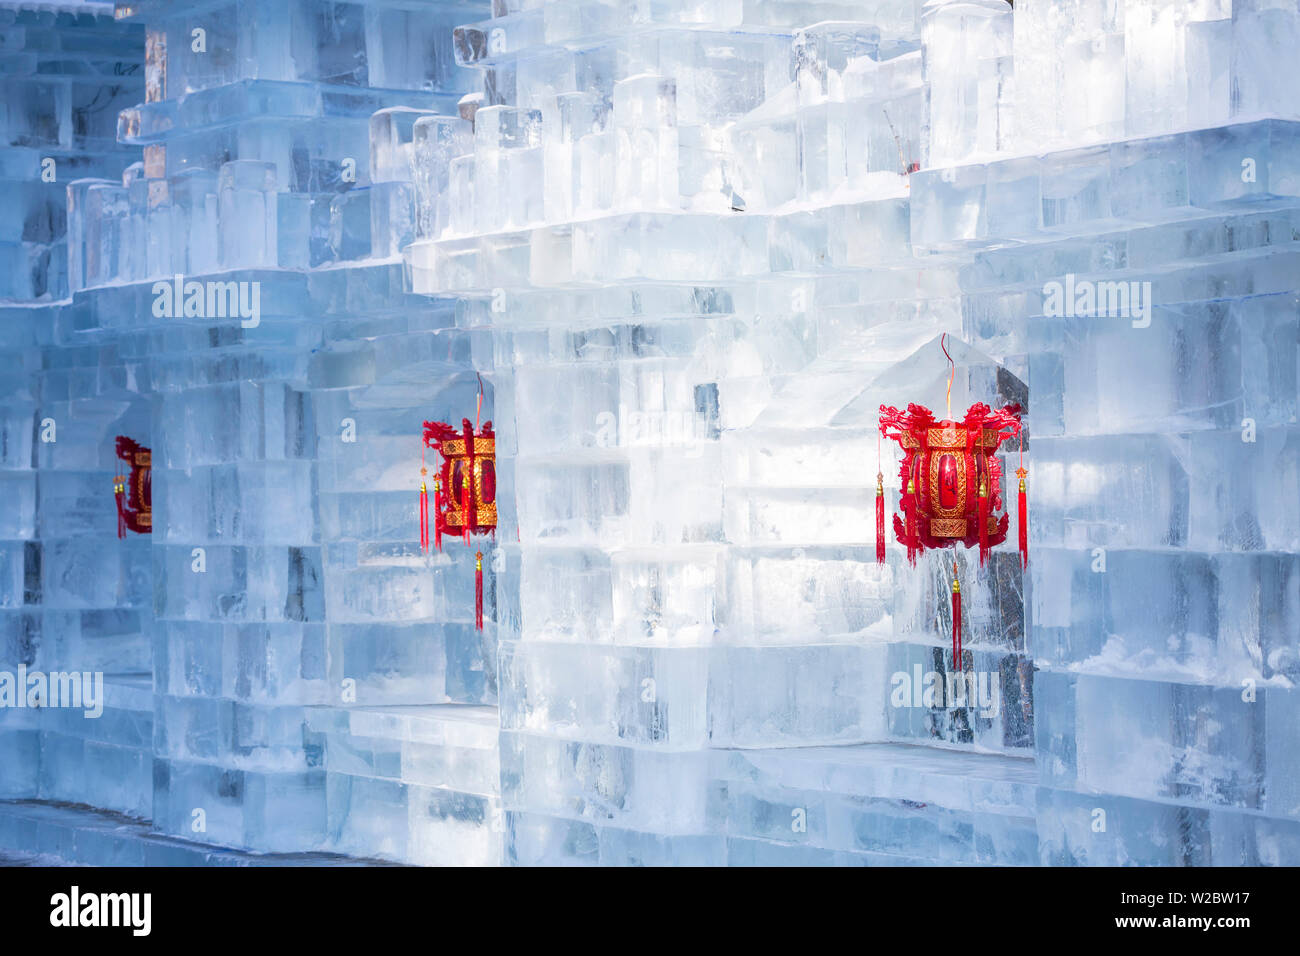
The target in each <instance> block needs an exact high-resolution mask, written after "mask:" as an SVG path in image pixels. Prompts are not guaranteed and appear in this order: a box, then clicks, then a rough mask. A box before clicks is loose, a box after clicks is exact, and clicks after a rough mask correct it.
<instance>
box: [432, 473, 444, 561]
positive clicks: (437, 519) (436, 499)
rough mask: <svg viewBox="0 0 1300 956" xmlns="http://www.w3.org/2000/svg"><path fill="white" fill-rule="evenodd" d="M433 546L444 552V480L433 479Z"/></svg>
mask: <svg viewBox="0 0 1300 956" xmlns="http://www.w3.org/2000/svg"><path fill="white" fill-rule="evenodd" d="M433 546H434V547H435V548H437V549H438V551H439V552H441V551H442V479H441V478H435V479H433Z"/></svg>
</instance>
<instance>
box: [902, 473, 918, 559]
mask: <svg viewBox="0 0 1300 956" xmlns="http://www.w3.org/2000/svg"><path fill="white" fill-rule="evenodd" d="M907 495H908V499H909V502H908V503H909V504H910V505H911V507H910V508H908V507H904V508H903V516H904V518H905V519H906V522H907V524H906V527H905V528H904V529H903V530H904V531H905V532H906V534H907V562H908V563H909V564H910V565H912V567H916V551H917V548H916V483H915V482H914V481H912V479H910V478H909V479H908V481H907Z"/></svg>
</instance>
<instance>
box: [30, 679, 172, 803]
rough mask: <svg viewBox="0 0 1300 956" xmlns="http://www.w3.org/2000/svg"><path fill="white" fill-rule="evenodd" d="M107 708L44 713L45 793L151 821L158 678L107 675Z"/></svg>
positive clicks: (50, 797)
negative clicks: (154, 689) (155, 697)
mask: <svg viewBox="0 0 1300 956" xmlns="http://www.w3.org/2000/svg"><path fill="white" fill-rule="evenodd" d="M102 704H103V710H102V712H101V713H99V714H97V715H94V716H90V715H88V714H87V712H86V711H85V710H78V709H75V708H66V707H58V708H53V707H51V708H45V709H43V710H42V712H41V760H40V768H41V769H40V773H41V789H40V795H41V797H42V798H43V799H46V800H60V801H67V802H69V803H83V804H87V805H89V806H93V807H100V808H103V809H105V810H113V811H117V812H119V813H124V814H127V815H128V816H132V817H137V818H140V819H145V820H147V819H149V818H151V817H152V815H153V705H154V697H153V679H152V677H150V676H149V675H148V674H115V675H106V676H105V677H104V684H103V700H102ZM91 713H93V711H92V712H91Z"/></svg>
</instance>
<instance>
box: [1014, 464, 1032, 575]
mask: <svg viewBox="0 0 1300 956" xmlns="http://www.w3.org/2000/svg"><path fill="white" fill-rule="evenodd" d="M1016 474H1017V475H1019V476H1020V493H1019V495H1017V501H1016V505H1017V511H1018V512H1019V514H1018V515H1017V521H1018V523H1019V525H1020V567H1021V569H1024V568H1028V567H1029V502H1028V500H1027V498H1026V496H1025V475H1026V474H1027V472H1026V471H1025V470H1024V469H1023V468H1018V469H1016Z"/></svg>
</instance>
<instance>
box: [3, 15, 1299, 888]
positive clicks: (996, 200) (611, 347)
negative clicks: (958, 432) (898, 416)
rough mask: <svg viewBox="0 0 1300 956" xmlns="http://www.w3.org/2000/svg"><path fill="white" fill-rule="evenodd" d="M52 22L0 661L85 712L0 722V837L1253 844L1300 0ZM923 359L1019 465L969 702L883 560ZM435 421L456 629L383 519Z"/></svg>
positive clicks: (1282, 437) (777, 858)
mask: <svg viewBox="0 0 1300 956" xmlns="http://www.w3.org/2000/svg"><path fill="white" fill-rule="evenodd" d="M54 6H55V7H58V9H54V8H52V7H51V5H50V4H38V5H31V6H30V7H29V6H28V5H25V4H23V3H21V2H18V3H6V4H4V5H3V7H0V49H3V50H4V51H5V52H6V53H7V54H11V55H9V56H7V57H6V58H5V60H4V64H5V69H6V70H7V71H8V72H9V75H8V76H7V77H6V81H7V82H6V92H5V96H6V99H7V105H8V110H7V112H6V113H5V114H4V122H5V126H4V135H5V136H6V137H7V138H6V141H5V142H6V144H7V147H8V148H7V149H6V151H5V154H4V159H3V165H2V166H0V175H2V176H3V177H4V179H5V181H6V185H7V186H8V187H9V188H10V195H11V196H12V197H13V199H14V204H13V207H14V210H15V211H14V212H13V213H12V214H9V213H7V214H6V215H5V216H4V217H3V229H4V230H5V231H4V233H3V235H0V254H2V255H3V257H4V258H3V260H2V261H0V266H2V268H0V298H3V300H4V302H3V306H2V308H3V320H4V321H3V323H0V368H3V370H4V374H3V375H0V389H3V392H2V393H0V394H2V395H3V405H2V406H0V407H2V409H3V415H2V417H0V438H2V439H3V441H0V483H3V486H4V487H5V488H6V490H8V491H9V492H10V494H9V500H10V501H12V502H13V503H14V505H15V507H13V508H10V509H7V510H6V512H5V513H4V517H3V518H0V621H2V622H3V632H0V635H2V638H0V678H2V676H3V674H5V673H10V672H17V670H18V668H20V667H21V668H24V669H32V670H35V669H41V670H44V671H55V670H69V671H70V670H74V669H75V670H77V671H91V672H102V673H103V674H104V675H106V676H105V682H104V691H103V714H102V717H100V718H98V719H94V720H92V719H86V718H85V717H84V716H83V715H82V714H81V713H80V712H79V711H73V710H68V709H59V708H52V707H51V708H31V707H17V706H4V707H0V798H10V799H12V798H28V799H32V800H36V801H42V802H38V803H0V850H4V849H15V850H25V851H29V852H42V853H52V854H55V855H62V856H65V857H68V858H77V859H80V860H82V861H84V862H94V863H102V862H106V861H110V860H113V861H116V860H128V861H134V862H181V861H194V860H196V859H200V860H219V861H221V862H228V861H241V860H247V858H248V857H247V854H248V853H249V851H252V852H256V853H267V852H270V853H298V854H331V855H332V856H331V857H329V858H330V859H336V858H338V857H339V856H344V857H365V858H370V857H375V858H383V859H389V860H397V861H405V862H415V863H425V864H475V865H478V864H484V865H489V864H498V863H508V864H538V863H551V864H553V863H598V864H609V865H627V864H719V865H720V864H731V865H754V864H776V863H793V864H885V863H895V864H897V863H903V864H922V863H935V862H942V863H967V864H988V863H996V864H1048V865H1054V864H1091V865H1095V864H1107V863H1117V864H1153V863H1167V864H1173V863H1180V864H1181V863H1190V864H1211V863H1212V864H1232V865H1236V864H1256V863H1277V864H1294V863H1295V862H1297V861H1298V860H1300V787H1298V786H1297V784H1296V783H1295V782H1294V778H1295V773H1294V771H1295V768H1296V762H1297V759H1298V757H1300V753H1298V752H1297V745H1296V743H1295V741H1296V736H1295V734H1294V732H1293V730H1292V728H1293V727H1294V726H1295V723H1296V718H1297V716H1298V715H1297V709H1298V707H1300V705H1298V704H1297V697H1296V691H1295V689H1294V684H1295V682H1296V680H1297V679H1300V644H1298V642H1300V637H1298V636H1297V634H1296V629H1295V623H1294V622H1295V621H1296V620H1297V619H1298V615H1297V610H1298V608H1300V592H1298V591H1297V589H1298V588H1300V566H1298V564H1297V562H1298V561H1300V558H1298V557H1297V554H1300V509H1298V508H1297V504H1296V496H1295V494H1294V489H1295V487H1296V486H1297V483H1298V480H1300V437H1298V435H1297V426H1296V407H1297V381H1298V377H1297V376H1298V375H1300V373H1298V371H1297V369H1298V368H1300V355H1298V345H1297V342H1298V340H1297V328H1300V288H1297V279H1296V277H1297V275H1300V270H1298V269H1297V263H1296V255H1297V253H1296V251H1295V245H1296V237H1297V235H1300V91H1297V88H1296V87H1295V84H1294V82H1292V81H1291V79H1290V73H1289V71H1288V67H1289V64H1288V63H1287V62H1286V59H1285V58H1287V57H1290V56H1291V55H1292V50H1293V48H1294V46H1295V41H1296V39H1297V34H1298V33H1300V6H1298V5H1297V4H1296V3H1295V2H1294V0H1196V2H1181V0H1019V2H1017V3H1016V4H1015V5H1014V8H1013V7H1012V5H1011V4H1009V3H1006V2H1004V0H870V2H857V3H847V2H833V0H825V2H823V0H791V2H779V3H773V2H767V0H762V2H760V0H689V2H676V0H655V2H642V0H551V2H541V0H494V2H492V3H491V4H490V5H489V4H488V3H487V2H486V0H483V2H481V3H480V2H476V0H447V2H437V0H433V2H429V3H425V4H419V5H416V4H412V3H410V2H407V0H391V2H390V0H356V2H346V3H345V2H335V0H292V2H290V3H285V4H259V3H253V2H251V0H224V2H220V3H198V2H190V0H184V2H173V3H164V2H161V0H137V2H133V3H130V4H127V3H122V4H119V5H118V6H117V8H116V11H115V15H111V14H114V11H113V10H112V8H111V7H109V6H108V5H106V4H98V3H79V4H74V3H69V4H66V5H54ZM74 50H75V51H79V52H78V53H77V56H76V57H74V56H71V54H70V53H68V52H67V51H74ZM51 51H57V52H59V53H61V54H66V55H58V56H56V55H54V54H53V53H51ZM77 57H81V58H82V61H81V62H84V65H85V66H86V68H85V69H71V68H67V67H66V66H65V67H62V68H56V67H55V66H53V65H51V64H65V65H66V64H68V63H72V62H74V61H77ZM114 122H116V128H115V129H114V126H113V124H114ZM46 159H51V160H53V162H54V165H55V170H56V172H55V178H54V179H48V180H47V179H43V178H42V172H43V169H44V160H46ZM945 333H946V339H944V341H945V342H946V343H947V349H948V351H949V352H950V353H951V355H952V359H953V365H954V376H953V379H952V384H951V396H950V400H951V403H952V407H954V408H958V409H964V408H967V407H969V406H972V405H975V404H976V403H985V404H987V405H990V406H993V407H1000V406H1003V405H1008V404H1013V403H1014V404H1018V405H1020V406H1022V407H1024V408H1025V409H1026V410H1027V412H1026V419H1025V423H1026V429H1025V434H1024V436H1023V438H1024V444H1023V445H1019V446H1016V447H1014V449H1013V450H1014V452H1015V453H1017V454H1018V453H1020V452H1023V453H1024V455H1025V460H1026V463H1028V464H1030V467H1031V469H1032V478H1031V482H1030V485H1029V497H1030V508H1031V513H1032V515H1033V518H1032V522H1033V524H1032V530H1031V537H1032V549H1033V559H1032V561H1031V563H1030V565H1029V567H1028V569H1025V568H1024V567H1023V566H1022V563H1021V561H1020V558H1019V555H1017V554H1016V552H1015V550H1014V549H1011V548H1005V549H998V550H994V551H992V552H991V553H990V554H989V555H988V566H987V568H985V569H983V570H981V571H979V572H978V573H975V570H976V569H977V568H978V556H977V555H975V554H974V553H973V552H971V553H966V552H959V553H958V555H957V560H958V565H959V574H960V575H961V576H962V580H963V587H962V597H963V605H962V621H961V625H960V626H961V636H962V645H963V648H964V650H963V653H962V655H961V661H962V666H961V668H954V667H953V665H952V661H951V660H950V659H949V657H948V653H947V651H948V648H949V637H950V630H951V627H952V618H951V605H950V602H949V589H950V579H951V571H952V569H951V565H950V561H951V559H952V555H951V554H950V553H946V552H945V553H943V554H941V555H939V554H932V553H923V554H922V555H920V556H919V558H918V562H917V567H916V568H915V569H911V568H909V569H908V571H907V573H896V572H900V571H902V565H903V564H904V563H905V561H906V556H905V552H904V551H903V549H902V548H899V547H897V546H891V547H890V549H889V554H888V559H887V562H886V563H885V564H884V565H883V566H878V565H877V564H876V550H875V528H874V513H875V512H874V504H875V498H876V474H877V472H878V471H879V472H882V473H883V474H884V475H885V476H886V482H885V493H886V497H887V499H888V502H887V503H888V510H889V511H893V510H895V507H896V505H897V500H898V495H899V493H900V491H901V489H900V487H899V479H898V467H897V460H896V458H894V457H892V456H893V454H894V453H892V452H891V450H890V448H889V447H888V445H885V446H884V447H883V448H882V447H881V445H880V443H879V438H878V415H879V413H878V409H879V408H880V406H881V405H882V404H887V405H893V406H897V407H902V406H904V405H905V404H906V403H907V402H917V403H919V404H923V405H926V406H928V407H930V408H936V409H937V408H943V407H945V401H946V400H947V399H948V398H949V396H948V395H947V394H946V393H947V389H948V386H949V367H948V363H947V361H946V359H945V358H944V357H943V352H942V351H941V349H940V345H939V342H940V341H941V337H943V336H945ZM480 376H481V378H482V381H483V382H484V383H485V386H484V406H483V418H484V420H488V419H490V420H491V421H492V422H493V423H494V426H495V440H496V449H495V450H496V461H495V464H496V472H495V475H496V489H495V491H496V504H497V507H498V515H497V525H496V540H495V543H494V544H492V545H491V546H488V547H484V548H483V551H484V557H483V565H482V570H483V578H484V621H483V625H484V627H483V630H482V632H479V631H478V630H477V629H476V627H475V613H474V606H475V595H474V585H473V581H474V579H475V575H474V573H473V572H474V567H473V563H474V552H473V550H472V549H468V550H467V549H465V548H449V549H447V550H446V551H444V552H442V553H438V552H437V551H436V549H433V551H432V553H430V554H427V555H426V554H425V553H424V552H423V551H422V549H421V547H420V543H419V532H418V524H419V523H418V510H417V509H418V503H417V502H418V497H417V490H418V482H417V481H416V480H415V479H416V477H417V476H418V469H419V466H420V461H419V457H418V454H419V448H420V437H419V436H420V427H421V423H422V422H423V421H449V422H457V421H460V420H461V419H462V417H464V415H465V414H466V410H467V409H470V408H472V407H474V404H475V402H476V399H477V396H478V394H479V380H480ZM118 434H122V435H130V436H132V437H134V438H136V439H137V440H138V441H139V442H140V443H141V444H142V445H144V446H147V447H150V448H151V449H152V476H153V479H154V484H153V501H152V507H153V511H152V520H153V532H152V534H151V535H149V536H134V535H128V536H127V537H126V538H125V539H123V540H122V541H121V542H120V543H119V541H118V540H117V538H116V536H115V534H114V520H115V515H114V506H113V493H112V489H111V476H112V474H113V473H114V467H115V456H114V451H113V437H114V436H116V435H118ZM967 582H969V583H967ZM2 690H3V687H2V686H0V691H2ZM2 700H3V697H2V694H0V701H2ZM54 801H71V802H76V803H82V804H86V805H88V806H89V807H92V808H97V811H96V810H84V811H71V810H66V809H61V808H59V807H55V806H53V805H52V802H54ZM109 811H111V812H115V813H119V814H125V815H127V816H129V817H131V818H133V820H134V821H135V822H134V823H133V824H131V826H130V827H126V828H122V829H118V830H114V836H112V837H111V838H109V837H107V836H104V835H103V829H104V825H103V822H102V818H100V817H98V816H96V812H109ZM81 833H94V834H96V836H95V838H94V839H90V838H86V839H78V838H77V834H81ZM41 834H43V836H41ZM164 837H166V838H167V839H166V840H164V839H163V838H164ZM42 840H44V841H47V842H46V843H42V842H41V841H42ZM310 859H313V860H316V859H320V860H322V861H324V860H325V859H326V857H323V856H320V857H318V856H312V857H310Z"/></svg>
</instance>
